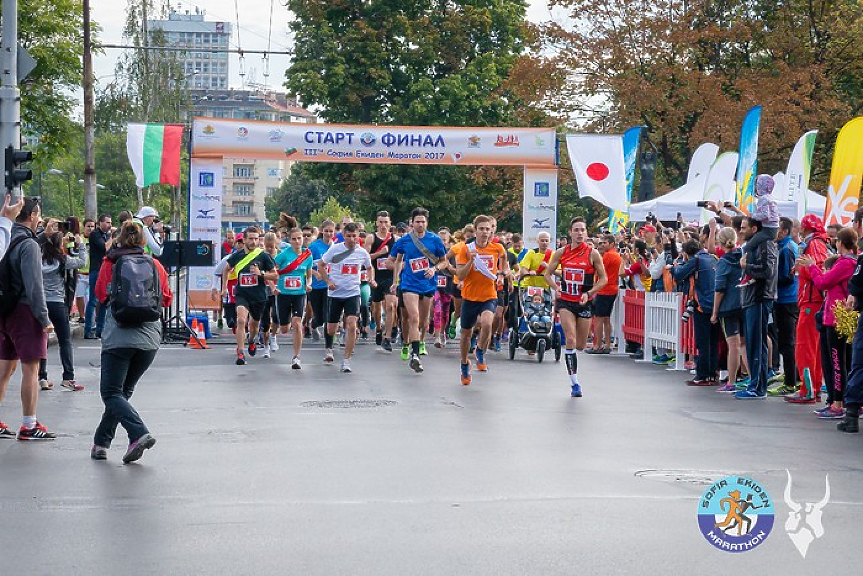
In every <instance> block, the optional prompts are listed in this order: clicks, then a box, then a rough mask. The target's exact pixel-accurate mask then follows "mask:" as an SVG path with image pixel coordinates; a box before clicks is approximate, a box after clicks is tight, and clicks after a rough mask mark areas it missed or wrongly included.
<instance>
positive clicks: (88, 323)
mask: <svg viewBox="0 0 863 576" xmlns="http://www.w3.org/2000/svg"><path fill="white" fill-rule="evenodd" d="M98 279H99V269H98V268H96V269H95V270H92V269H91V270H90V287H89V288H88V290H89V292H90V293H89V295H88V298H87V310H86V311H85V312H84V335H85V336H92V335H93V314H94V313H95V314H96V335H97V336H101V335H102V329H103V328H104V327H105V312H106V311H107V309H106V308H105V307H104V306H102V305H101V304H99V303H98V301H97V300H96V281H97V280H98Z"/></svg>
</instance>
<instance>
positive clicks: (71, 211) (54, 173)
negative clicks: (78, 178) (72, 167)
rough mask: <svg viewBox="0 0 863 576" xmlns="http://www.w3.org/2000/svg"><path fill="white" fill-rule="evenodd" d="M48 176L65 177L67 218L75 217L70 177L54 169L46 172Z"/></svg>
mask: <svg viewBox="0 0 863 576" xmlns="http://www.w3.org/2000/svg"><path fill="white" fill-rule="evenodd" d="M48 174H50V175H52V176H65V177H66V189H67V191H68V193H69V216H74V215H75V209H74V205H73V204H72V175H71V174H66V173H65V172H63V171H62V170H58V169H56V168H51V169H50V170H48Z"/></svg>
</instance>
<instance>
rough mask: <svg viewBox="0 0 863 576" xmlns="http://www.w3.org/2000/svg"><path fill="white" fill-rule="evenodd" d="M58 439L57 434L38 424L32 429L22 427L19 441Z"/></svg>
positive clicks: (19, 432) (19, 431)
mask: <svg viewBox="0 0 863 576" xmlns="http://www.w3.org/2000/svg"><path fill="white" fill-rule="evenodd" d="M56 438H57V435H56V434H54V433H53V432H48V429H47V428H45V427H44V426H42V425H41V424H39V423H38V422H36V425H35V426H33V427H32V428H25V427H23V426H21V428H20V429H19V430H18V440H54V439H56Z"/></svg>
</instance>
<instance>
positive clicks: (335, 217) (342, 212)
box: [309, 196, 354, 226]
mask: <svg viewBox="0 0 863 576" xmlns="http://www.w3.org/2000/svg"><path fill="white" fill-rule="evenodd" d="M345 216H349V217H351V218H353V217H354V215H353V213H352V212H351V211H350V209H349V208H346V207H345V206H342V205H341V204H339V201H338V200H336V199H335V198H333V197H332V196H330V197H329V198H327V200H326V201H325V202H324V204H323V206H321V207H320V208H318V209H317V210H315V211H314V212H312V213H311V214H310V215H309V222H311V223H312V225H313V226H320V225H321V222H323V221H324V220H326V219H327V218H329V219H330V220H332V221H333V222H335V223H336V224H338V223H339V222H340V221H341V219H342V218H344V217H345Z"/></svg>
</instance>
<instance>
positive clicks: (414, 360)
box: [410, 354, 423, 374]
mask: <svg viewBox="0 0 863 576" xmlns="http://www.w3.org/2000/svg"><path fill="white" fill-rule="evenodd" d="M410 367H411V370H413V371H414V372H416V373H417V374H419V373H420V372H422V371H423V365H422V364H421V363H420V357H419V356H418V355H416V354H411V363H410Z"/></svg>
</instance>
